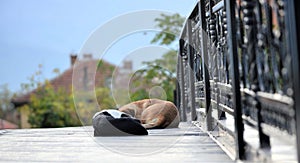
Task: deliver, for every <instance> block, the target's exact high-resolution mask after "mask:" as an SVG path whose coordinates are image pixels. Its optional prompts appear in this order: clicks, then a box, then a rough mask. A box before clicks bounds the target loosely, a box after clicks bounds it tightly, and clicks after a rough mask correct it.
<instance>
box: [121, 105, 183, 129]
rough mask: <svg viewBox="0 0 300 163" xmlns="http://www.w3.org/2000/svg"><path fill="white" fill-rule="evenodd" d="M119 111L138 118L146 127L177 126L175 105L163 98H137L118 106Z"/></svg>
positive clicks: (177, 113) (177, 117)
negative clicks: (137, 99)
mask: <svg viewBox="0 0 300 163" xmlns="http://www.w3.org/2000/svg"><path fill="white" fill-rule="evenodd" d="M119 111H121V112H124V113H127V114H129V115H131V116H133V117H135V118H136V119H138V120H140V121H141V123H142V126H143V127H145V128H146V129H164V128H177V127H178V125H179V112H178V109H177V107H176V106H175V105H174V104H173V103H172V102H169V101H165V100H159V99H144V100H139V101H135V102H131V103H129V104H126V105H124V106H122V107H120V108H119Z"/></svg>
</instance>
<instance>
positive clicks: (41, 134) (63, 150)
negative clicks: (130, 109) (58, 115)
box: [0, 123, 233, 162]
mask: <svg viewBox="0 0 300 163" xmlns="http://www.w3.org/2000/svg"><path fill="white" fill-rule="evenodd" d="M92 132H93V129H92V128H91V127H71V128H53V129H18V130H5V131H3V130H0V162H6V161H12V162H16V161H21V162H33V161H37V162H42V161H47V162H48V161H51V162H52V161H55V162H56V161H57V162H65V161H68V162H73V161H76V162H77V161H81V162H82V161H83V162H87V161H89V162H90V161H93V162H154V161H164V162H233V161H232V160H231V159H230V158H229V157H228V156H227V155H226V154H225V153H224V152H223V151H222V150H221V149H220V147H219V146H218V145H217V144H216V143H215V142H214V141H213V140H211V139H210V138H209V137H208V135H207V134H206V133H203V132H202V131H200V130H199V129H198V128H197V127H194V126H192V125H190V124H188V123H181V124H180V127H179V128H177V129H164V130H149V135H148V136H128V137H96V138H95V137H93V136H92Z"/></svg>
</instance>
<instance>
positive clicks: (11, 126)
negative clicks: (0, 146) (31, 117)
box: [0, 119, 19, 129]
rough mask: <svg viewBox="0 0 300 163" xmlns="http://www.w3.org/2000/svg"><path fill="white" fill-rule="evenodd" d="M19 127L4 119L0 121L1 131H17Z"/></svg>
mask: <svg viewBox="0 0 300 163" xmlns="http://www.w3.org/2000/svg"><path fill="white" fill-rule="evenodd" d="M16 128H19V127H18V125H16V124H13V123H11V122H8V121H6V120H4V119H0V129H16Z"/></svg>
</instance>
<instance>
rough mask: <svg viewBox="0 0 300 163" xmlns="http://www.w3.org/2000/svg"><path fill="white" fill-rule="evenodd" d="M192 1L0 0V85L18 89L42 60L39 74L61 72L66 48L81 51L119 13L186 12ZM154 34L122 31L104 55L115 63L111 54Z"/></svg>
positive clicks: (136, 46) (67, 64) (65, 63)
mask: <svg viewBox="0 0 300 163" xmlns="http://www.w3.org/2000/svg"><path fill="white" fill-rule="evenodd" d="M195 3H196V0H189V1H187V0H147V1H145V0H128V1H124V0H101V1H100V0H42V1H39V0H0V20H1V21H0V56H1V58H0V66H1V67H0V85H2V84H6V83H7V84H8V85H9V88H10V89H11V90H12V91H14V92H15V91H19V90H20V89H21V88H20V84H21V83H28V77H30V76H31V75H32V74H34V73H35V71H37V70H38V65H39V64H42V65H43V68H42V71H43V77H44V78H48V79H51V78H53V77H54V76H55V74H54V73H52V70H53V69H55V68H58V69H59V70H60V71H61V72H63V71H64V70H66V69H67V68H69V67H70V59H69V57H70V53H79V52H80V51H81V50H82V49H84V45H85V42H86V41H87V40H88V39H89V37H90V36H91V35H92V34H93V33H94V32H95V31H97V29H99V28H101V26H103V25H105V24H107V23H109V22H110V21H111V20H112V19H115V18H116V17H118V16H120V15H124V14H128V13H131V12H134V11H143V10H164V11H168V12H171V13H175V12H177V13H180V14H181V15H182V16H185V15H187V14H188V13H189V12H190V11H191V10H192V8H193V6H194V4H195ZM140 23H143V22H142V21H141V22H140ZM122 28H123V25H122V24H120V26H118V25H116V27H115V28H114V29H112V32H114V30H118V29H122ZM100 32H101V31H100ZM154 34H155V32H153V31H148V32H147V35H145V31H140V32H136V33H132V34H128V35H126V37H124V36H123V37H122V38H121V39H118V40H117V41H116V42H114V44H112V45H111V46H110V47H107V49H106V51H105V52H106V53H107V55H106V56H109V57H107V59H108V60H110V62H114V61H115V62H116V63H117V62H119V61H117V60H116V58H114V57H111V56H114V55H113V54H115V55H117V54H121V53H128V52H134V51H135V50H139V49H141V47H145V46H150V43H149V41H150V40H151V37H152V36H153V35H154ZM91 52H92V51H91ZM116 57H117V56H116Z"/></svg>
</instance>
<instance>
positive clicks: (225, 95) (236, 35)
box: [176, 0, 300, 161]
mask: <svg viewBox="0 0 300 163" xmlns="http://www.w3.org/2000/svg"><path fill="white" fill-rule="evenodd" d="M296 6H299V2H297V1H296V0H295V1H293V0H237V1H231V0H200V1H199V2H198V3H197V4H196V6H195V8H194V10H193V11H192V12H191V14H190V15H189V17H188V18H187V19H186V22H185V25H184V27H183V29H182V33H181V36H180V41H179V53H178V64H177V80H178V85H177V91H176V92H177V94H176V98H177V99H176V103H177V105H178V107H179V108H180V116H181V120H182V121H195V120H196V121H200V122H201V123H203V127H204V128H205V129H206V130H207V131H213V130H215V129H216V127H217V128H221V129H222V130H223V131H226V132H227V133H228V134H229V135H231V136H232V137H233V138H234V140H235V145H236V147H235V149H236V153H235V154H236V158H237V159H247V157H246V156H247V150H246V149H248V148H249V147H248V144H247V143H246V142H245V140H244V131H245V125H247V126H250V127H251V128H253V129H254V130H256V131H257V132H258V138H257V139H258V140H259V148H260V149H263V150H265V151H266V150H267V151H270V150H271V148H272V145H271V143H270V137H272V135H274V134H278V132H280V133H284V134H285V135H288V137H289V136H290V137H294V138H295V139H297V141H296V142H297V145H296V148H298V149H297V151H298V152H297V155H298V161H300V140H299V139H300V87H299V85H300V80H299V72H300V71H299V70H300V68H299V49H298V48H299V41H300V39H299V38H300V35H299V31H297V28H298V27H299V22H300V21H299V19H300V14H299V9H298V11H297V10H296ZM299 29H300V28H299ZM229 117H232V119H233V120H234V124H233V126H234V128H233V129H232V128H230V127H229V126H228V125H225V124H224V123H223V122H224V120H225V121H226V119H227V120H228V118H229Z"/></svg>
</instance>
